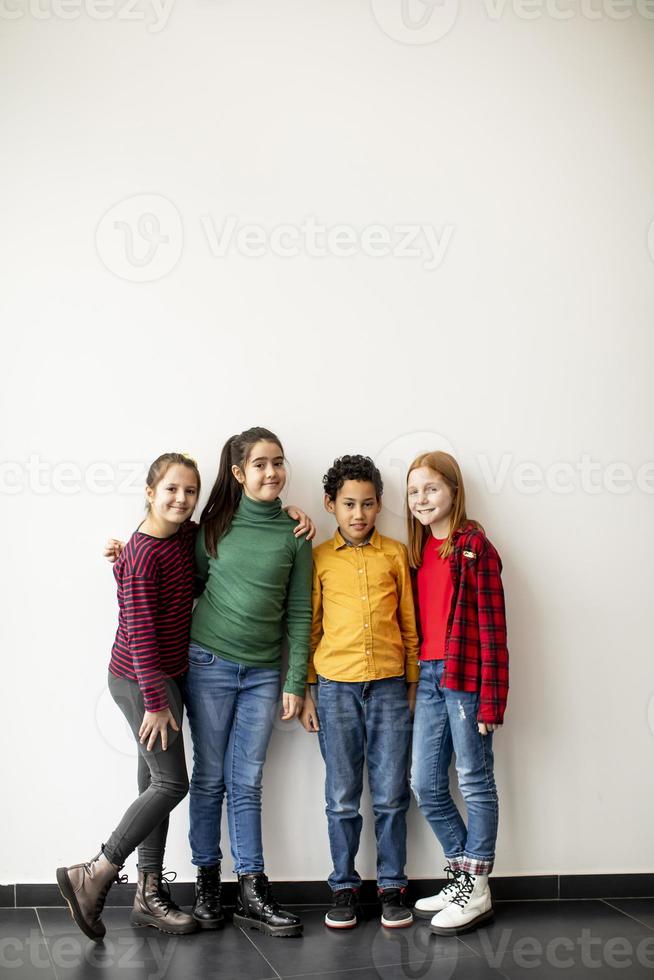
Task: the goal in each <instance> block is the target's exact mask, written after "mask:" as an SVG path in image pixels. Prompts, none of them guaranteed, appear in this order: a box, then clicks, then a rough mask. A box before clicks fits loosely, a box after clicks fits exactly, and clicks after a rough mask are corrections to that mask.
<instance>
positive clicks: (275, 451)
mask: <svg viewBox="0 0 654 980" xmlns="http://www.w3.org/2000/svg"><path fill="white" fill-rule="evenodd" d="M232 473H233V474H234V476H235V478H236V479H237V480H238V482H239V483H240V484H241V486H242V487H243V492H244V493H245V496H246V497H249V498H250V499H251V500H259V501H261V502H262V503H270V502H271V501H273V500H276V499H277V497H279V495H280V493H281V492H282V489H283V488H284V484H285V483H286V468H285V466H284V454H283V452H282V450H281V446H278V445H277V443H276V442H255V444H254V446H253V447H252V449H251V451H250V455H249V456H248V458H247V460H246V462H245V465H244V467H243V468H241V467H240V466H232Z"/></svg>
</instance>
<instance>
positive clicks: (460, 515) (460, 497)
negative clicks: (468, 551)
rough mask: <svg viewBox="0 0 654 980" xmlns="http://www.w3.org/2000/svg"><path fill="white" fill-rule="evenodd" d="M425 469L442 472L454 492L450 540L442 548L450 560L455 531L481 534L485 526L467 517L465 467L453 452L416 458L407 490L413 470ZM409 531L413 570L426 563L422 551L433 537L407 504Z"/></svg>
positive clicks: (412, 464)
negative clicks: (468, 528) (470, 528)
mask: <svg viewBox="0 0 654 980" xmlns="http://www.w3.org/2000/svg"><path fill="white" fill-rule="evenodd" d="M421 466H427V467H428V468H429V469H430V470H434V472H436V473H438V475H439V476H440V478H441V479H442V480H443V482H444V483H445V484H446V485H447V486H448V487H449V488H450V490H451V492H452V510H451V511H450V526H449V530H448V533H447V537H446V538H445V541H443V544H442V545H441V547H440V549H439V552H438V553H439V555H440V556H441V558H447V557H448V555H450V554H451V552H452V548H453V544H452V537H453V535H454V532H455V531H458V530H459V529H460V528H462V527H465V526H466V525H470V524H471V525H472V526H473V527H475V528H477V530H479V531H483V530H484V529H483V527H482V526H481V524H480V523H479V522H478V521H472V520H470V518H469V517H468V515H467V514H466V493H465V488H464V486H463V476H462V474H461V467H460V466H459V464H458V463H457V461H456V460H455V458H454V456H450V454H449V453H443V452H440V451H437V452H433V453H421V454H420V456H416V458H415V459H414V461H413V462H412V463H411V466H410V467H409V470H408V473H407V476H406V482H407V487H408V485H409V479H410V477H411V473H412V472H413V470H417V469H418V468H419V467H421ZM407 529H408V532H409V564H410V565H411V567H412V568H420V565H421V564H422V551H423V548H424V546H425V541H426V539H427V538H428V537H429V536H430V535H431V531H430V530H429V528H428V527H425V526H424V525H423V524H421V523H420V521H418V520H416V518H415V517H414V516H413V514H412V513H411V511H410V510H409V505H408V503H407Z"/></svg>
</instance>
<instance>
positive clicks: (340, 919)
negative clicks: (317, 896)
mask: <svg viewBox="0 0 654 980" xmlns="http://www.w3.org/2000/svg"><path fill="white" fill-rule="evenodd" d="M360 918H361V906H360V905H359V891H358V889H356V888H338V889H336V890H335V891H333V892H332V907H331V908H330V910H329V912H328V913H327V915H326V916H325V925H326V926H329V928H330V929H354V927H355V926H356V924H357V922H358V921H359V919H360Z"/></svg>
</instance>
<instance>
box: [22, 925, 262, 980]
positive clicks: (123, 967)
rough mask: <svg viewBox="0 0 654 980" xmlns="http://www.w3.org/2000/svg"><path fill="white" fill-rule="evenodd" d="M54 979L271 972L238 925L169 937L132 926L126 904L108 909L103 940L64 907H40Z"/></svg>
mask: <svg viewBox="0 0 654 980" xmlns="http://www.w3.org/2000/svg"><path fill="white" fill-rule="evenodd" d="M39 915H40V918H41V923H42V926H43V931H44V933H45V935H46V937H47V940H48V945H49V948H50V955H51V957H52V961H53V963H54V966H55V968H56V971H57V978H58V980H73V978H75V980H94V978H98V980H110V978H111V980H113V978H114V977H115V978H116V980H164V978H166V980H171V978H176V980H207V977H211V980H234V978H236V977H238V978H248V980H265V978H267V977H274V976H275V971H274V970H273V969H272V968H271V967H270V966H269V964H268V963H266V960H265V958H264V957H263V956H262V955H261V954H260V953H259V952H258V951H257V949H256V947H255V946H254V945H253V943H251V942H250V941H249V939H248V938H247V937H246V936H244V935H243V933H242V932H241V930H240V929H234V928H233V926H232V925H231V924H230V925H228V926H226V927H225V929H223V930H220V931H209V930H206V931H201V932H196V933H193V934H192V935H190V936H168V935H166V934H164V933H162V932H159V931H158V930H156V929H151V928H145V929H140V928H135V927H134V926H131V925H130V922H129V915H130V910H129V909H120V908H109V909H105V910H104V912H103V915H102V918H103V921H104V924H105V925H106V927H107V935H106V937H105V940H104V942H103V943H94V942H92V941H90V940H88V939H87V938H86V936H84V935H83V933H81V932H80V930H79V929H78V928H77V926H76V925H75V923H74V922H73V921H72V919H71V917H70V914H69V912H68V910H67V909H52V908H48V909H39Z"/></svg>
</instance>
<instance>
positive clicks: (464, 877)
mask: <svg viewBox="0 0 654 980" xmlns="http://www.w3.org/2000/svg"><path fill="white" fill-rule="evenodd" d="M456 877H457V884H458V891H457V893H456V895H455V896H454V898H453V899H452V903H453V904H456V905H459V906H460V907H461V908H463V907H464V906H465V905H466V904H467V902H468V899H469V898H470V896H471V895H472V889H473V888H474V887H475V876H474V875H472V874H470V872H468V871H457V872H456Z"/></svg>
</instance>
